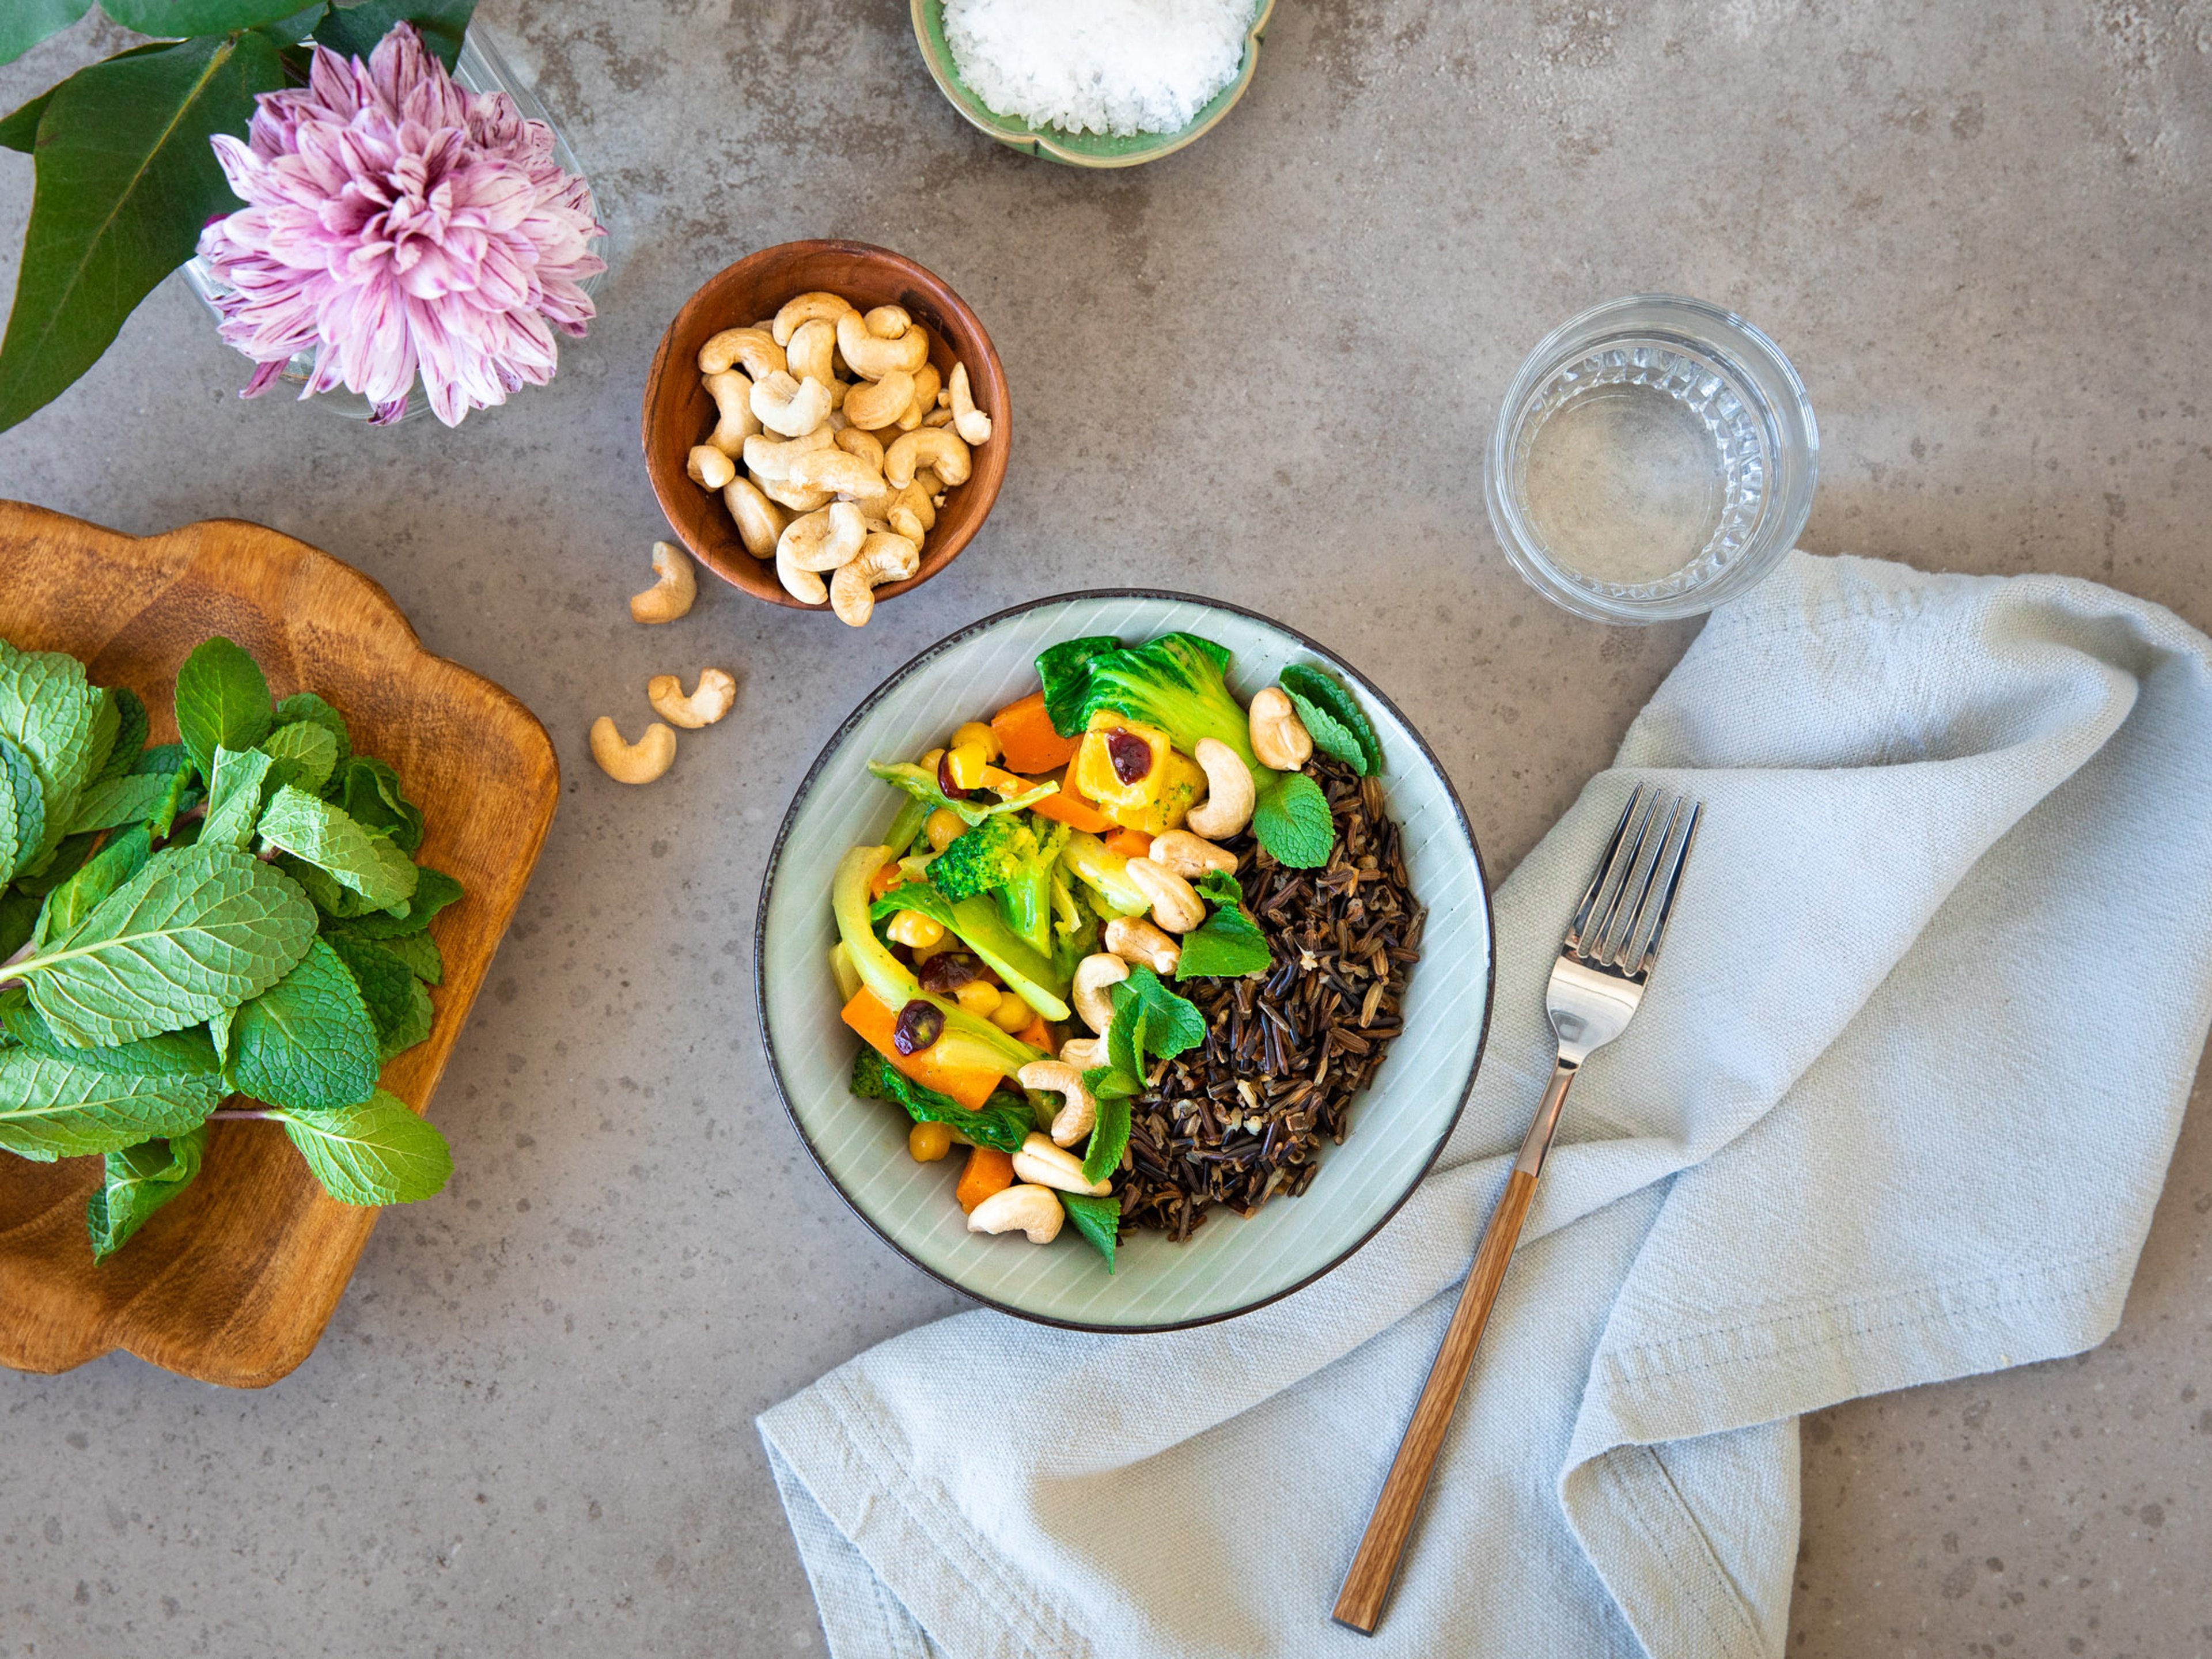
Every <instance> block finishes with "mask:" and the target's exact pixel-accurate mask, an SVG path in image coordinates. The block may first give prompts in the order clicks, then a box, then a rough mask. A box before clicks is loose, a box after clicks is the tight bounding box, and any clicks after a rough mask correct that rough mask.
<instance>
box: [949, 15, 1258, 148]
mask: <svg viewBox="0 0 2212 1659" xmlns="http://www.w3.org/2000/svg"><path fill="white" fill-rule="evenodd" d="M911 9H912V11H913V15H914V38H915V42H916V43H917V44H918V45H919V46H921V60H922V62H923V63H925V64H927V65H928V66H929V74H930V78H931V79H932V80H933V81H935V82H937V88H938V90H939V92H942V93H943V94H945V100H946V101H947V102H949V103H950V104H951V106H952V107H953V108H954V109H956V110H957V111H959V112H960V115H961V118H962V119H963V120H965V121H966V122H967V123H968V124H969V125H970V126H972V127H974V128H975V130H976V131H979V132H983V133H987V134H988V135H989V136H990V137H994V138H995V139H997V140H998V141H999V142H1000V143H1002V144H1005V145H1006V146H1008V147H1009V148H1010V149H1018V150H1020V151H1021V152H1022V153H1023V154H1024V155H1035V156H1037V157H1040V158H1041V159H1042V160H1044V161H1059V162H1061V163H1063V164H1064V165H1066V166H1068V167H1138V166H1141V165H1142V164H1143V163H1145V162H1146V161H1158V160H1159V159H1160V158H1161V157H1162V156H1164V155H1174V154H1175V153H1176V151H1177V150H1179V149H1182V148H1184V146H1186V145H1188V144H1194V143H1197V142H1198V141H1199V140H1200V138H1203V137H1205V136H1206V134H1207V133H1209V132H1211V131H1212V130H1213V129H1214V128H1215V127H1217V126H1218V125H1220V124H1221V121H1222V118H1224V117H1225V116H1226V115H1227V114H1228V113H1229V112H1230V111H1231V110H1232V109H1234V108H1235V107H1236V106H1237V100H1238V99H1240V98H1242V97H1243V95H1244V91H1245V88H1248V87H1249V86H1250V85H1251V84H1252V75H1253V71H1254V70H1257V69H1258V68H1259V66H1260V36H1261V33H1262V32H1263V31H1264V30H1265V29H1266V28H1267V20H1268V18H1269V17H1270V16H1272V15H1273V13H1274V9H1275V0H1261V3H1260V5H1259V9H1257V11H1255V13H1254V15H1253V18H1252V26H1251V27H1250V28H1249V30H1247V31H1246V33H1245V37H1244V56H1243V60H1242V61H1241V62H1240V63H1239V64H1237V74H1236V76H1235V78H1234V79H1232V80H1231V82H1229V84H1228V85H1227V86H1225V87H1224V88H1222V89H1221V90H1220V91H1219V92H1218V93H1216V94H1214V95H1213V96H1212V98H1211V99H1209V100H1206V104H1205V106H1203V107H1202V108H1201V109H1200V111H1199V112H1198V113H1197V114H1196V115H1195V116H1194V117H1192V118H1191V120H1190V121H1189V123H1188V125H1184V126H1182V127H1179V128H1177V129H1176V131H1173V132H1134V133H1125V134H1116V133H1108V132H1071V131H1068V130H1066V128H1064V127H1056V126H1032V125H1030V123H1029V122H1027V121H1025V120H1024V119H1023V118H1021V117H1019V116H1018V115H1001V114H1000V113H999V112H997V111H996V110H994V109H993V108H992V107H991V106H989V105H988V104H987V103H985V102H984V101H983V100H982V99H981V96H979V95H978V94H977V93H976V92H975V88H972V87H970V86H969V84H968V83H967V82H966V81H964V80H963V79H962V78H961V75H960V65H959V63H958V61H957V59H956V58H955V57H954V56H953V52H952V46H951V42H950V41H948V40H946V39H945V0H912V8H911Z"/></svg>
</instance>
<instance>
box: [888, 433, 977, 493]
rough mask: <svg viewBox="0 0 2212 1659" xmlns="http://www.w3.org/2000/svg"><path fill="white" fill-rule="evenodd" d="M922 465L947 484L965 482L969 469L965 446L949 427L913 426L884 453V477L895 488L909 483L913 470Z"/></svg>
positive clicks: (911, 481)
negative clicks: (912, 428)
mask: <svg viewBox="0 0 2212 1659" xmlns="http://www.w3.org/2000/svg"><path fill="white" fill-rule="evenodd" d="M924 465H927V466H928V467H929V468H930V469H931V470H932V471H934V472H935V473H936V474H937V476H938V477H940V478H942V479H944V480H945V483H948V484H957V483H966V482H967V481H968V474H969V471H971V470H972V469H971V468H970V465H969V458H968V446H967V445H966V444H964V443H963V442H961V441H960V435H959V434H958V433H957V432H955V431H953V430H952V429H951V428H950V427H942V426H923V427H916V428H915V429H914V430H913V431H911V432H907V433H902V434H901V435H899V436H898V437H897V438H896V440H895V441H893V442H892V444H891V447H890V448H889V449H887V450H885V451H884V477H886V478H888V479H889V480H890V482H891V483H892V484H893V485H894V486H895V487H896V488H900V489H903V488H904V487H905V486H907V485H908V484H910V483H913V482H914V477H915V471H916V470H917V469H918V468H920V467H921V466H924Z"/></svg>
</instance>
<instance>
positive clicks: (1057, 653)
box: [1036, 634, 1121, 738]
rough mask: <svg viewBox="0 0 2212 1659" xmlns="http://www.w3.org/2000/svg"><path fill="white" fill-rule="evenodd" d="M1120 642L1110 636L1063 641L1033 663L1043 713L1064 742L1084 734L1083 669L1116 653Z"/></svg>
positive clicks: (1086, 683)
mask: <svg viewBox="0 0 2212 1659" xmlns="http://www.w3.org/2000/svg"><path fill="white" fill-rule="evenodd" d="M1120 649H1121V641H1119V640H1117V639H1115V637H1114V636H1113V635H1110V634H1091V635H1085V637H1084V638H1082V639H1079V640H1062V641H1060V643H1059V644H1058V645H1055V646H1054V647H1052V648H1051V649H1050V650H1048V651H1045V652H1042V653H1040V654H1039V655H1038V657H1037V659H1036V670H1037V678H1038V679H1039V680H1040V681H1041V682H1042V684H1043V686H1044V712H1045V715H1046V718H1048V720H1051V721H1052V729H1053V730H1054V731H1055V732H1059V733H1060V736H1061V737H1063V738H1072V737H1074V736H1075V735H1077V734H1078V733H1079V732H1081V731H1082V730H1083V727H1084V723H1085V719H1086V718H1087V716H1086V714H1085V709H1084V706H1083V705H1084V700H1085V697H1086V696H1088V695H1089V693H1090V690H1091V677H1090V674H1089V673H1088V671H1086V669H1085V665H1086V664H1087V663H1089V662H1090V660H1091V658H1093V657H1097V656H1103V654H1104V653H1107V652H1109V651H1119V650H1120Z"/></svg>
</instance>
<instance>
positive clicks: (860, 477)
mask: <svg viewBox="0 0 2212 1659" xmlns="http://www.w3.org/2000/svg"><path fill="white" fill-rule="evenodd" d="M864 436H865V434H864ZM788 478H789V482H790V483H792V484H793V485H795V486H796V487H797V488H799V489H834V490H835V491H836V492H837V494H839V495H882V494H883V493H884V475H883V474H882V473H881V472H879V471H877V470H876V468H875V467H873V466H872V465H869V464H868V462H867V461H866V460H865V459H862V458H861V457H860V456H858V455H854V454H850V453H847V452H846V451H844V450H842V449H836V448H832V449H817V450H813V451H811V452H810V453H807V454H805V455H801V456H800V457H799V459H797V460H795V461H793V463H792V464H791V471H790V473H789V474H788Z"/></svg>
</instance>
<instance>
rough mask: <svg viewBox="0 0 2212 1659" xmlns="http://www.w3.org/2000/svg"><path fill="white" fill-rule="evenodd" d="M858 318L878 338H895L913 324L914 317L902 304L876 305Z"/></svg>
mask: <svg viewBox="0 0 2212 1659" xmlns="http://www.w3.org/2000/svg"><path fill="white" fill-rule="evenodd" d="M860 320H861V321H862V322H864V323H866V325H868V332H869V333H871V334H872V335H874V336H875V337H877V338H878V340H896V339H897V338H898V337H899V336H900V335H902V334H903V333H905V332H906V331H907V330H908V329H910V328H912V327H913V326H914V319H913V318H912V317H911V316H910V315H908V313H907V308H906V307H904V306H878V307H876V308H875V309H874V310H873V311H872V312H870V313H868V314H867V315H866V316H865V317H863V318H861V319H860Z"/></svg>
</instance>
